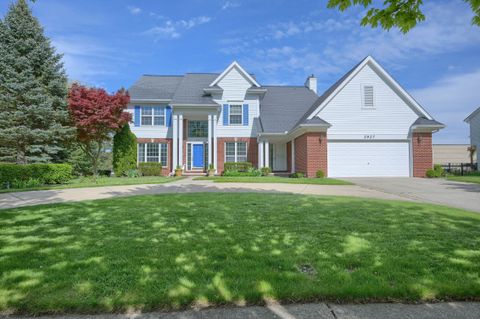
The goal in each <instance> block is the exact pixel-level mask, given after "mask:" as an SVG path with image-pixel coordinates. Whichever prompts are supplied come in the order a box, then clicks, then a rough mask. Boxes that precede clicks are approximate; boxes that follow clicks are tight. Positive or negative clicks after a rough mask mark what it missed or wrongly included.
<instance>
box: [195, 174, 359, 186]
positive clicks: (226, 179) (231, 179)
mask: <svg viewBox="0 0 480 319" xmlns="http://www.w3.org/2000/svg"><path fill="white" fill-rule="evenodd" d="M194 179H195V180H213V181H215V183H285V184H315V185H352V183H350V182H347V181H343V180H339V179H333V178H289V177H280V176H261V177H259V176H212V177H197V178H194Z"/></svg>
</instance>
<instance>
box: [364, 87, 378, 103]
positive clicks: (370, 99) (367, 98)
mask: <svg viewBox="0 0 480 319" xmlns="http://www.w3.org/2000/svg"><path fill="white" fill-rule="evenodd" d="M363 107H364V108H374V107H375V103H374V95H373V85H364V86H363Z"/></svg>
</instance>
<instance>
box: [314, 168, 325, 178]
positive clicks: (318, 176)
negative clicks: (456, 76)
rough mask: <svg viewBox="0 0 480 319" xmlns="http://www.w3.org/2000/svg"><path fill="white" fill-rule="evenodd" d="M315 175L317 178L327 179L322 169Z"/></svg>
mask: <svg viewBox="0 0 480 319" xmlns="http://www.w3.org/2000/svg"><path fill="white" fill-rule="evenodd" d="M315 175H316V176H317V178H324V177H325V173H324V172H323V171H322V170H321V169H319V170H318V171H317V172H316V173H315Z"/></svg>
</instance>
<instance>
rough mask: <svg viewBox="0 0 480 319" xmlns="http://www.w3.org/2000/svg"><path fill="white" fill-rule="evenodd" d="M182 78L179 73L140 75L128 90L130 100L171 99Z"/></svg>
mask: <svg viewBox="0 0 480 319" xmlns="http://www.w3.org/2000/svg"><path fill="white" fill-rule="evenodd" d="M182 79H183V76H180V75H167V76H163V75H142V76H141V77H140V79H138V81H137V82H135V84H133V85H132V86H131V87H130V88H129V89H128V92H129V93H130V98H131V99H132V100H144V99H172V98H173V95H174V94H175V91H176V90H177V87H178V85H179V84H180V82H181V81H182Z"/></svg>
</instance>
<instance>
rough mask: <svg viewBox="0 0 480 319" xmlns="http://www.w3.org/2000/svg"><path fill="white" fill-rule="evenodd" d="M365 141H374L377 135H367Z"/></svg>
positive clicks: (364, 136) (364, 137)
mask: <svg viewBox="0 0 480 319" xmlns="http://www.w3.org/2000/svg"><path fill="white" fill-rule="evenodd" d="M363 139H364V140H374V139H375V134H365V135H363Z"/></svg>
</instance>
